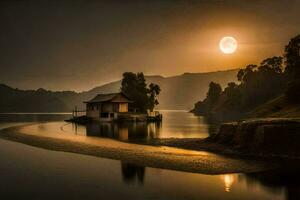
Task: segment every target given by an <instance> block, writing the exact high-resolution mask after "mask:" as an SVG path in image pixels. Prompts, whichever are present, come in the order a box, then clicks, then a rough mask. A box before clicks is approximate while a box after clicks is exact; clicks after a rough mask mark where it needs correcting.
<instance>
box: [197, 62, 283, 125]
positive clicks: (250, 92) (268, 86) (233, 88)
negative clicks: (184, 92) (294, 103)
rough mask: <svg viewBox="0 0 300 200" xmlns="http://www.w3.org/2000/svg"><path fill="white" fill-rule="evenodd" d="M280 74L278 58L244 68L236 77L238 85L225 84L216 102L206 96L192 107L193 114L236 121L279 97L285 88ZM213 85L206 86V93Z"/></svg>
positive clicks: (215, 99) (280, 65)
mask: <svg viewBox="0 0 300 200" xmlns="http://www.w3.org/2000/svg"><path fill="white" fill-rule="evenodd" d="M283 71H284V70H283V58H282V57H278V56H274V57H271V58H267V59H265V60H263V61H262V62H261V64H260V65H253V64H251V65H248V66H246V67H245V68H243V69H240V70H239V71H238V73H237V79H238V81H240V84H236V83H234V82H231V83H228V85H227V87H226V88H224V90H223V91H222V92H220V93H219V94H218V95H217V97H218V98H216V97H215V98H211V97H210V95H207V97H206V99H205V100H203V101H200V102H198V103H196V104H195V108H194V110H193V112H194V113H196V114H199V115H214V116H216V117H217V118H221V120H223V119H233V118H239V117H241V116H243V115H244V114H245V113H247V112H248V111H250V110H252V109H254V108H255V107H257V106H259V105H261V104H262V103H264V102H266V101H268V100H271V99H273V98H275V97H276V96H278V95H279V94H282V93H283V91H284V89H285V88H286V76H285V74H284V72H283ZM213 85H216V84H215V83H214V84H213ZM213 85H211V84H210V87H209V91H210V90H211V88H212V87H211V86H213ZM214 87H215V86H214ZM208 94H210V92H208Z"/></svg>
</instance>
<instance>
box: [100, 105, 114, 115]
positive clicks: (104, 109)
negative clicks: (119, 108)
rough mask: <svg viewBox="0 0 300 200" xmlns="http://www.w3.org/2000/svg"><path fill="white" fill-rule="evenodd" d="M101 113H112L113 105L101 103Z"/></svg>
mask: <svg viewBox="0 0 300 200" xmlns="http://www.w3.org/2000/svg"><path fill="white" fill-rule="evenodd" d="M101 112H104V113H110V112H114V109H113V103H103V104H102V110H101Z"/></svg>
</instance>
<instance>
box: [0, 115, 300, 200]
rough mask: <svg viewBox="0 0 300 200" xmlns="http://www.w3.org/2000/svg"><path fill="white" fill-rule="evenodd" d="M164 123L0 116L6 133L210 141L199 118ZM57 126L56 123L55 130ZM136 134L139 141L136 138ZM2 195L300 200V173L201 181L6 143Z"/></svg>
mask: <svg viewBox="0 0 300 200" xmlns="http://www.w3.org/2000/svg"><path fill="white" fill-rule="evenodd" d="M163 114H164V119H163V122H162V123H161V124H154V125H151V124H150V125H149V124H148V125H145V124H136V125H135V127H134V126H133V125H129V124H123V125H120V126H118V127H114V126H112V124H110V125H109V124H105V125H102V126H100V125H98V126H96V125H95V127H84V126H77V127H76V126H74V125H72V124H68V123H65V122H63V120H64V119H66V118H68V117H70V116H69V115H68V114H0V121H1V123H0V128H4V127H7V126H11V125H13V124H22V123H26V122H49V121H51V122H53V123H46V124H44V126H42V127H38V126H37V128H40V129H39V130H41V131H45V132H49V133H50V132H53V131H60V132H61V133H62V134H74V136H76V134H79V135H81V136H82V135H83V136H88V137H89V136H91V137H95V136H96V137H112V138H114V139H118V140H128V141H130V139H131V137H132V139H136V138H142V139H147V138H158V137H159V138H168V137H181V138H183V137H190V138H191V137H206V136H207V135H208V134H210V131H211V129H214V128H212V127H214V126H212V125H208V124H207V123H205V120H204V119H203V118H201V117H194V116H193V115H192V114H190V113H186V112H179V111H164V112H163ZM49 124H51V125H49ZM132 135H133V136H132ZM0 177H1V182H0V192H1V197H2V198H3V199H5V198H8V197H9V198H10V199H12V198H22V199H131V200H132V199H172V200H173V199H184V200H186V199H205V200H209V199H249V200H250V199H251V200H253V199H272V200H273V199H299V198H300V190H299V189H300V181H299V180H300V179H299V176H298V175H297V174H292V175H290V174H289V173H279V172H264V173H254V174H224V175H203V174H195V173H187V172H180V171H172V170H165V169H156V168H150V167H147V166H136V165H133V164H130V163H127V162H126V161H117V160H110V159H104V158H98V157H92V156H86V155H80V154H72V153H65V152H55V151H49V150H44V149H40V148H35V147H31V146H28V145H23V144H19V143H15V142H10V141H5V140H2V139H0Z"/></svg>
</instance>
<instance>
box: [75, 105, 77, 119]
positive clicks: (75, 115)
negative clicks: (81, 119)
mask: <svg viewBox="0 0 300 200" xmlns="http://www.w3.org/2000/svg"><path fill="white" fill-rule="evenodd" d="M75 117H77V106H75Z"/></svg>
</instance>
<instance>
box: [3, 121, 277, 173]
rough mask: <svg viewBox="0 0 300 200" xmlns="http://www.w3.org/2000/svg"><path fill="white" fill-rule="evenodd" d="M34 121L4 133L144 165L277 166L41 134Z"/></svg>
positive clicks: (219, 169) (224, 169)
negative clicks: (32, 126)
mask: <svg viewBox="0 0 300 200" xmlns="http://www.w3.org/2000/svg"><path fill="white" fill-rule="evenodd" d="M28 126H30V125H22V126H14V127H10V128H6V129H3V130H1V131H0V137H1V138H3V139H7V140H12V141H16V142H20V143H24V144H28V145H31V146H36V147H40V148H44V149H49V150H55V151H65V152H72V153H80V154H86V155H92V156H97V157H104V158H110V159H117V160H122V161H126V162H130V163H134V164H137V165H141V166H149V167H156V168H164V169H172V170H179V171H187V172H195V173H203V174H223V173H238V172H243V173H251V172H258V171H263V170H267V169H271V168H274V165H272V164H269V163H265V162H261V161H255V160H245V159H239V158H232V157H227V156H222V155H217V154H214V153H209V152H205V151H191V150H183V149H178V148H173V147H166V146H149V145H140V144H130V143H124V142H119V141H115V140H111V139H102V138H99V139H93V138H87V137H77V138H74V137H63V136H61V135H55V134H53V135H51V136H50V135H38V134H37V133H34V132H33V133H32V132H27V131H28V130H27V129H26V127H28Z"/></svg>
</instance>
